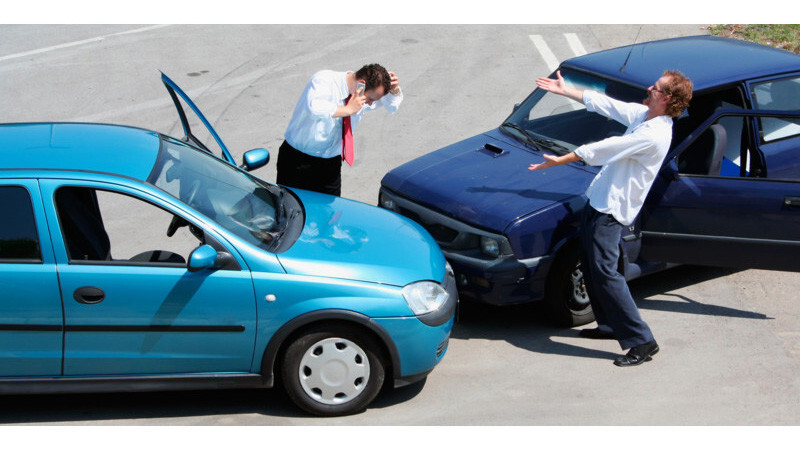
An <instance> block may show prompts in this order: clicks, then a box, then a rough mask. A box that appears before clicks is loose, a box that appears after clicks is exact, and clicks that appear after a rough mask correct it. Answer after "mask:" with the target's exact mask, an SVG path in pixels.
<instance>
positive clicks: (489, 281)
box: [379, 188, 553, 305]
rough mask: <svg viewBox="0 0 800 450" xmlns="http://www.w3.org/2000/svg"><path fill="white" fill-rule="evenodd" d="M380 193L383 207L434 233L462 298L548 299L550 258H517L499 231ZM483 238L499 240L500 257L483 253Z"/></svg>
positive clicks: (509, 301)
mask: <svg viewBox="0 0 800 450" xmlns="http://www.w3.org/2000/svg"><path fill="white" fill-rule="evenodd" d="M380 196H381V201H380V205H379V206H382V207H384V208H386V209H390V210H392V211H394V212H396V213H398V214H401V215H403V216H405V217H407V218H409V219H411V220H413V221H415V222H417V223H418V224H420V225H421V226H422V227H423V228H425V229H426V230H427V231H428V232H429V233H430V234H431V236H433V238H434V239H435V240H436V242H437V243H438V244H439V247H440V248H441V249H442V253H444V256H445V258H446V259H447V261H448V262H449V263H450V264H451V266H452V268H453V271H454V272H455V276H456V283H457V286H458V292H459V295H460V298H461V299H462V300H468V301H476V302H480V303H488V304H493V305H509V304H516V303H527V302H531V301H537V300H541V299H543V298H544V289H545V282H546V274H547V272H548V270H549V267H550V265H551V264H552V259H553V258H552V257H551V256H543V257H539V258H532V259H518V258H516V257H515V256H514V255H513V252H512V251H511V247H510V245H509V244H508V241H507V239H506V238H505V237H504V236H502V235H501V234H499V233H492V232H487V231H485V230H482V229H479V228H476V227H473V226H470V225H467V224H465V223H463V222H460V221H458V220H456V219H453V218H451V217H448V216H446V215H444V214H441V213H438V212H436V211H433V210H430V209H428V208H426V207H424V206H421V205H419V204H417V203H415V202H413V201H411V200H408V199H405V198H403V197H401V196H399V195H397V194H394V193H393V192H391V191H389V190H387V189H385V188H381V192H380ZM385 200H389V202H386V201H385ZM387 204H388V205H391V206H392V207H387ZM481 237H486V238H492V239H495V240H496V241H498V242H500V243H501V245H500V250H501V252H500V253H501V255H500V256H498V257H497V258H491V257H489V256H487V255H485V254H483V253H482V252H481V250H480V241H481Z"/></svg>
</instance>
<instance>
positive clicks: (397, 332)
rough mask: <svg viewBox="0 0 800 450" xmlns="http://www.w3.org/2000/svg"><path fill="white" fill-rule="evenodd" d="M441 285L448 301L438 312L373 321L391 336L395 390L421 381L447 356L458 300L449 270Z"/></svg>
mask: <svg viewBox="0 0 800 450" xmlns="http://www.w3.org/2000/svg"><path fill="white" fill-rule="evenodd" d="M442 285H443V286H444V288H445V290H446V291H447V293H448V297H447V301H446V303H445V304H444V305H442V307H441V308H439V309H438V310H437V311H434V312H431V313H428V314H423V315H420V316H415V317H385V318H374V319H372V320H373V321H374V322H375V323H377V324H378V325H379V326H380V327H382V328H383V329H384V330H385V331H386V332H387V333H388V334H389V336H391V338H392V341H393V342H394V346H395V349H396V350H397V359H398V363H399V364H398V365H399V370H398V368H397V367H396V368H395V373H394V385H395V387H401V386H406V385H408V384H411V383H415V382H417V381H420V380H422V379H424V378H425V377H426V376H427V375H428V374H429V373H430V372H431V371H432V370H433V369H434V367H436V365H437V364H439V361H441V360H442V358H444V355H445V353H447V347H448V345H449V344H450V332H451V331H452V330H453V323H454V322H455V311H456V307H457V305H458V300H459V297H458V291H457V289H456V281H455V276H454V274H453V271H452V269H450V267H449V266H448V269H447V273H446V274H445V279H444V282H443V283H442Z"/></svg>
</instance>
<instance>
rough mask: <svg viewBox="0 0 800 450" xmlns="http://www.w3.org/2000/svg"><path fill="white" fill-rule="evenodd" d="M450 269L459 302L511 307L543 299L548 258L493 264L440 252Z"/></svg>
mask: <svg viewBox="0 0 800 450" xmlns="http://www.w3.org/2000/svg"><path fill="white" fill-rule="evenodd" d="M442 252H443V253H444V256H445V258H446V259H447V261H448V262H450V264H451V265H452V267H453V271H454V272H455V274H456V282H457V283H458V292H459V296H460V298H461V299H462V300H466V301H474V302H479V303H488V304H491V305H513V304H518V303H528V302H531V301H537V300H541V299H543V298H544V289H545V283H546V274H547V272H548V269H549V267H550V264H551V263H552V257H549V256H546V257H541V258H534V259H529V260H519V259H516V258H514V257H513V256H507V257H500V258H498V259H495V260H489V261H487V260H484V259H481V258H476V257H472V256H469V255H464V254H463V253H460V252H457V251H444V250H443V251H442Z"/></svg>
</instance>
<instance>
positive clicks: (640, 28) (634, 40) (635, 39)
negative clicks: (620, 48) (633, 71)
mask: <svg viewBox="0 0 800 450" xmlns="http://www.w3.org/2000/svg"><path fill="white" fill-rule="evenodd" d="M641 32H642V26H641V25H639V31H637V32H636V37H635V38H633V44H631V49H630V50H628V56H627V57H625V62H624V63H622V67H620V68H619V71H620V72H625V66H627V65H628V60H629V59H631V53H633V47H634V46H636V42H637V41H638V40H639V34H640V33H641Z"/></svg>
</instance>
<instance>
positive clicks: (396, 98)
mask: <svg viewBox="0 0 800 450" xmlns="http://www.w3.org/2000/svg"><path fill="white" fill-rule="evenodd" d="M380 102H381V104H382V105H383V107H384V108H386V110H387V111H389V112H390V113H393V114H394V113H395V112H396V111H397V110H398V109H399V108H400V103H402V102H403V91H402V90H400V92H398V93H397V95H394V94H392V93H391V92H389V93H388V94H386V95H384V96H383V97H381V99H380Z"/></svg>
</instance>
